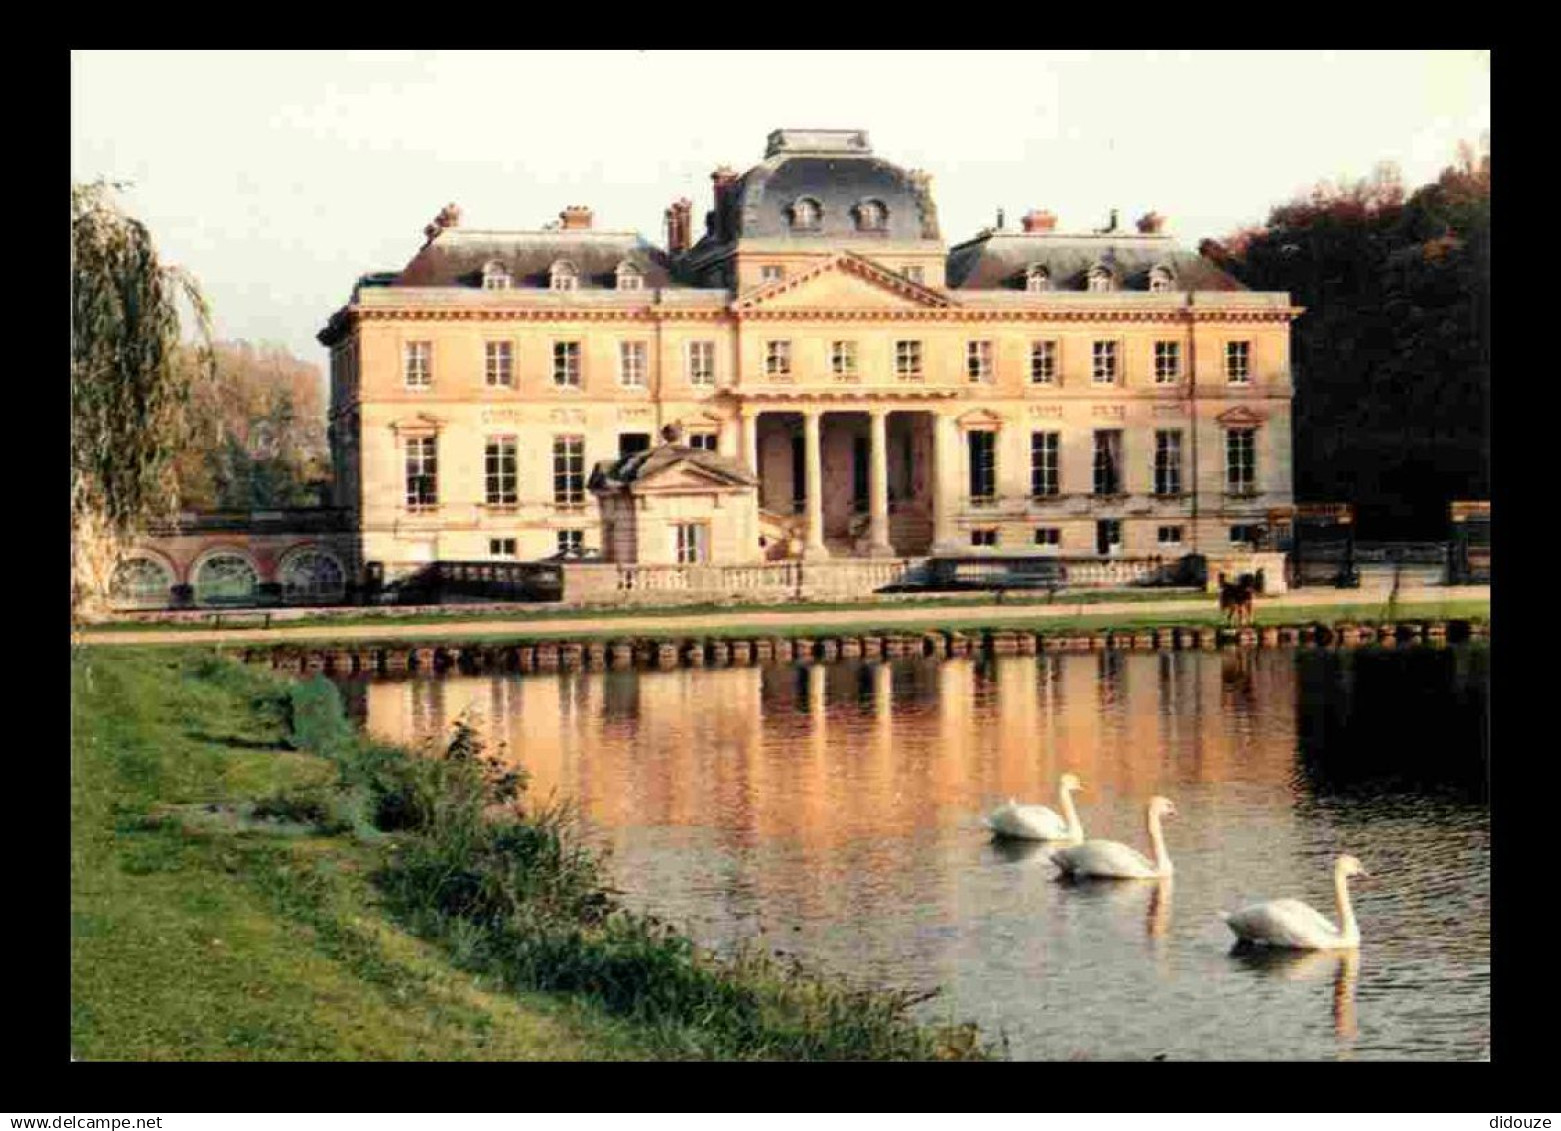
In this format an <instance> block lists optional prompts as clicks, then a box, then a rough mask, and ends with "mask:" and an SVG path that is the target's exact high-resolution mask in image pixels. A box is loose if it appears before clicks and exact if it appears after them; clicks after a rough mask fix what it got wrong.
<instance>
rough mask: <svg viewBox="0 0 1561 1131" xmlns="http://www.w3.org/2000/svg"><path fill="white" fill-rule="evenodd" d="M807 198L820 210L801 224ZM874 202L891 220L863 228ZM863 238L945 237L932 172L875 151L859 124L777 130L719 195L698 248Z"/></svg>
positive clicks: (898, 239) (933, 238) (935, 238)
mask: <svg viewBox="0 0 1561 1131" xmlns="http://www.w3.org/2000/svg"><path fill="white" fill-rule="evenodd" d="M804 199H805V200H810V201H812V202H813V203H814V204H815V205H816V206H817V208H818V210H819V216H818V222H817V224H816V225H814V226H812V227H808V228H805V229H799V228H797V227H795V226H794V225H793V224H792V209H793V208H794V207H795V206H796V204H797V202H798V201H801V200H804ZM869 201H876V202H877V203H878V204H879V205H881V206H882V207H883V209H884V213H885V215H884V223H883V225H882V227H881V228H877V229H873V230H863V229H862V228H861V227H859V226H858V223H857V211H858V209H859V208H860V207H861V206H862V205H864V204H866V203H867V202H869ZM862 238H869V239H883V240H886V241H894V242H903V241H915V240H937V239H941V238H942V237H941V236H940V235H939V232H938V214H937V209H936V208H935V207H934V206H933V203H932V194H931V192H930V191H929V188H928V181H927V178H926V177H925V176H923V175H922V174H919V173H915V172H912V171H910V170H906V169H902V168H901V167H900V166H898V165H894V164H891V163H890V162H888V161H885V160H883V159H882V158H879V157H874V156H873V155H872V149H871V148H870V147H869V146H868V144H867V135H866V134H865V133H864V132H862V131H860V130H776V131H774V132H773V133H772V134H771V135H770V139H769V146H768V150H767V152H766V154H765V159H764V161H762V162H761V163H760V164H758V165H755V166H754V167H753V168H751V169H749V170H748V171H747V172H746V173H744V174H743V175H742V176H741V177H740V178H738V179H737V181H736V183H735V184H734V185H733V186H732V187H731V189H730V190H728V191H727V192H726V193H725V194H724V195H723V196H722V197H721V198H719V199H718V200H717V203H716V208H715V211H714V212H713V213H712V214H711V217H710V230H709V231H707V232H706V233H705V235H704V237H703V238H702V239H701V240H700V241H699V243H698V244H696V245H695V250H698V249H700V248H701V247H709V246H712V245H715V244H723V243H730V242H731V241H733V240H751V239H795V240H797V241H798V242H802V243H808V242H817V241H823V240H829V239H862Z"/></svg>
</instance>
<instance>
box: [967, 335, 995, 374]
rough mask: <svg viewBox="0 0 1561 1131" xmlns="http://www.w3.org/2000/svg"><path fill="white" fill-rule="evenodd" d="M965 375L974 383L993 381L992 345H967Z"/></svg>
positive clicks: (980, 343)
mask: <svg viewBox="0 0 1561 1131" xmlns="http://www.w3.org/2000/svg"><path fill="white" fill-rule="evenodd" d="M965 375H966V376H967V377H969V378H970V379H971V380H972V381H986V382H990V381H991V380H992V343H991V342H985V341H983V342H966V343H965Z"/></svg>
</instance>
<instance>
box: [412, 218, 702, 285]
mask: <svg viewBox="0 0 1561 1131" xmlns="http://www.w3.org/2000/svg"><path fill="white" fill-rule="evenodd" d="M560 259H566V260H568V261H569V262H570V263H572V264H573V265H574V268H575V270H576V271H577V272H579V279H580V282H579V286H580V289H582V290H585V289H588V288H601V289H609V290H610V289H616V287H617V270H618V264H620V263H622V262H623V261H624V260H628V261H629V262H630V263H632V264H634V266H635V267H637V268H639V270H640V272H641V274H642V275H643V276H644V280H645V281H644V286H645V287H647V288H651V287H664V286H667V285H668V284H669V283H671V281H672V279H671V275H670V273H669V272H668V269H667V257H666V253H665V252H663V251H662V250H661V249H660V248H658V247H656V246H654V245H653V244H650V243H647V242H646V241H645V240H644V239H643V238H641V237H640V235H639V234H638V233H636V232H600V231H595V230H592V229H589V228H585V229H574V230H564V229H559V230H557V231H545V232H493V231H477V230H473V229H468V228H445V229H444V230H443V231H441V232H440V233H439V234H438V235H436V236H435V237H434V238H433V239H432V240H431V241H429V243H428V244H427V245H425V246H424V247H423V249H422V250H421V251H419V252H418V253H417V254H416V255H414V256H413V257H412V260H411V262H409V263H408V264H407V265H406V267H405V268H403V269H402V270H401V272H400V273H399V274H398V275H397V276H396V278H395V281H394V282H393V283H391V284H390V285H391V286H398V287H462V286H466V287H481V286H482V271H483V267H484V266H485V265H486V264H487V263H489V262H490V261H493V260H497V261H498V262H499V263H502V264H503V265H504V267H505V269H506V270H507V271H508V272H509V273H510V278H511V284H510V285H511V286H513V287H541V288H544V289H545V288H547V287H549V286H550V285H551V277H550V276H551V272H552V268H553V264H554V263H555V262H557V261H558V260H560Z"/></svg>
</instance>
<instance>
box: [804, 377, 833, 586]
mask: <svg viewBox="0 0 1561 1131" xmlns="http://www.w3.org/2000/svg"><path fill="white" fill-rule="evenodd" d="M823 415H824V414H823V412H822V411H821V410H819V409H816V408H809V409H804V410H803V413H802V439H803V453H802V458H803V474H804V475H805V477H806V478H805V483H806V487H807V493H808V500H807V508H808V513H807V519H808V521H807V533H806V537H805V539H804V541H803V546H802V556H803V558H804V559H807V558H827V557H828V556H829V550H828V549H826V548H825V546H824V454H823V446H822V444H821V442H820V432H821V426H822V424H823Z"/></svg>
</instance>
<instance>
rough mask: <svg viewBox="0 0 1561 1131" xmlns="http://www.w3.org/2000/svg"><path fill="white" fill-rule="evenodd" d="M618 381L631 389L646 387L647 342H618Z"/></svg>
mask: <svg viewBox="0 0 1561 1131" xmlns="http://www.w3.org/2000/svg"><path fill="white" fill-rule="evenodd" d="M618 381H619V383H620V384H622V385H623V386H625V387H626V388H630V389H643V388H644V387H645V343H644V342H619V343H618Z"/></svg>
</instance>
